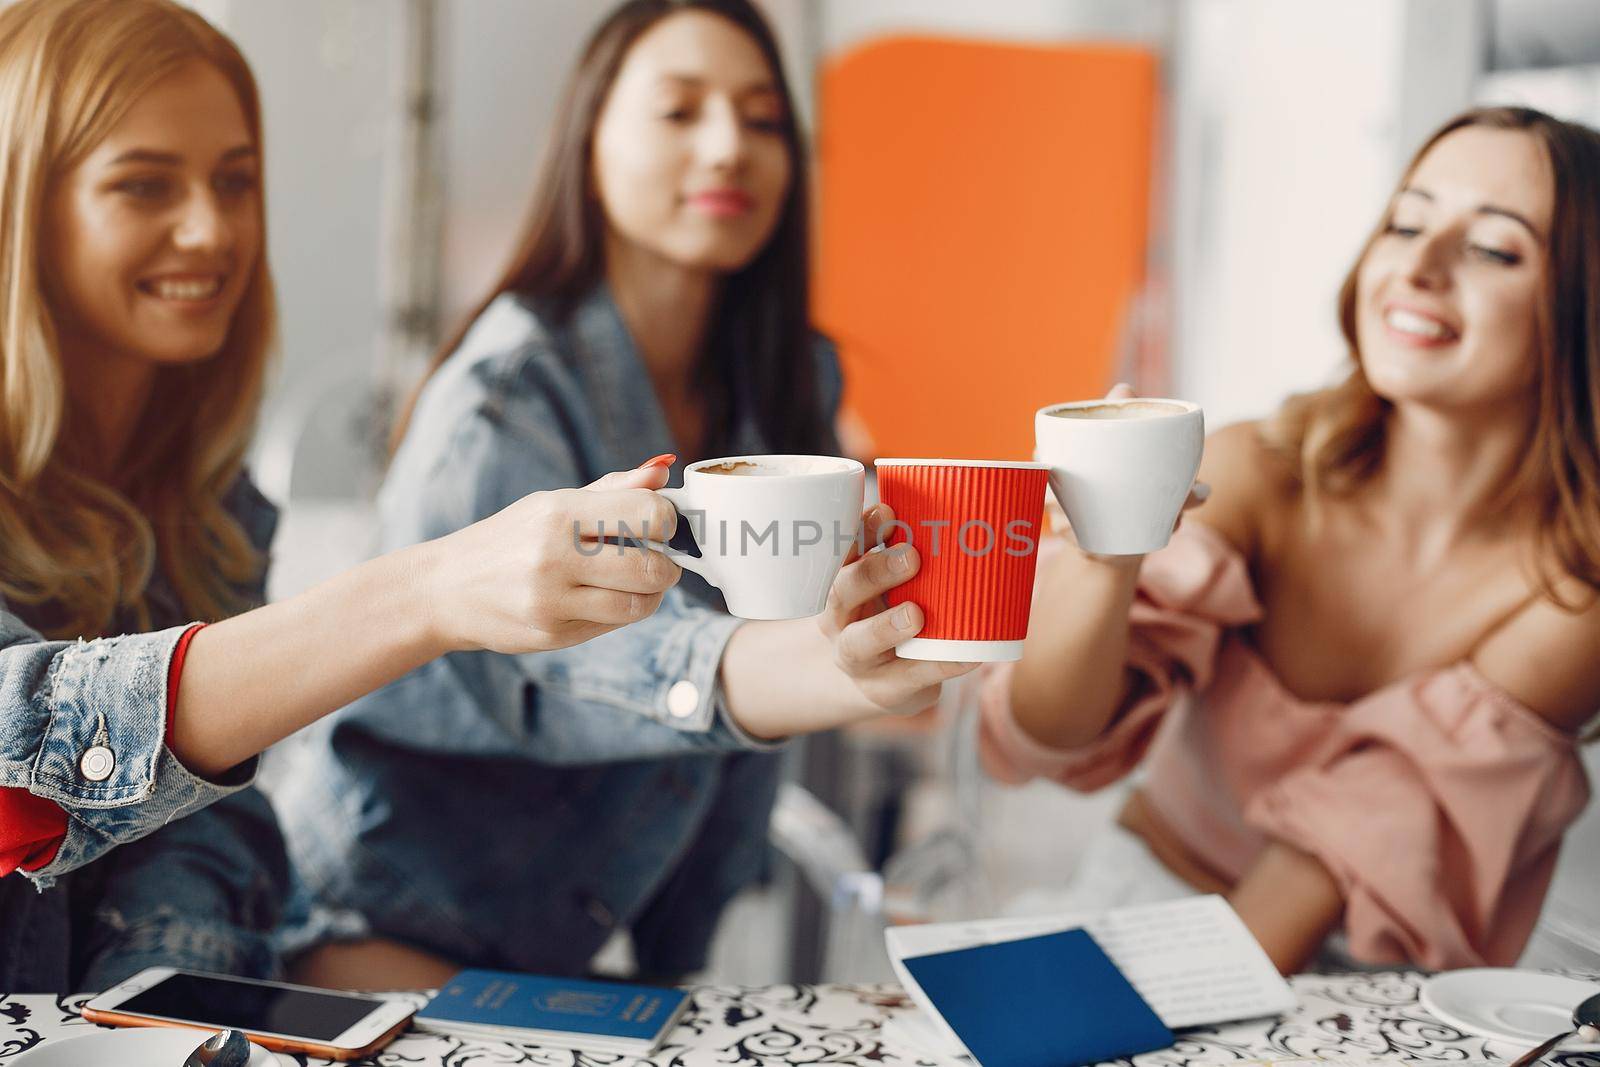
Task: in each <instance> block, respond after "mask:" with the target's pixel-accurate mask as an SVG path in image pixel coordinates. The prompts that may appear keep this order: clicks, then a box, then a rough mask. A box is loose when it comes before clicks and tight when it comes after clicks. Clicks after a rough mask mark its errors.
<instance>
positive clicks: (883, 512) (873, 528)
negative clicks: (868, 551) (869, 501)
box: [861, 504, 894, 548]
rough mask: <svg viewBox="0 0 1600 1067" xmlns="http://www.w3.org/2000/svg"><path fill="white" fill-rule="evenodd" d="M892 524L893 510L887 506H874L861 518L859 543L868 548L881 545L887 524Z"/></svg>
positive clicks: (887, 527)
mask: <svg viewBox="0 0 1600 1067" xmlns="http://www.w3.org/2000/svg"><path fill="white" fill-rule="evenodd" d="M892 522H894V509H893V508H891V507H890V506H889V505H888V504H874V505H872V507H870V508H868V509H867V513H866V514H865V515H863V516H862V517H861V543H862V544H864V545H866V546H867V547H868V548H876V547H877V546H879V545H881V544H883V541H884V535H885V532H886V531H887V530H888V529H889V524H890V523H892Z"/></svg>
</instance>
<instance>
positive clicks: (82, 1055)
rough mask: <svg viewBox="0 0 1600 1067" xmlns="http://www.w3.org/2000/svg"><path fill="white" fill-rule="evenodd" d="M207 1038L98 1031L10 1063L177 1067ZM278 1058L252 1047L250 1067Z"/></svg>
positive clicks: (272, 1066) (272, 1064) (273, 1065)
mask: <svg viewBox="0 0 1600 1067" xmlns="http://www.w3.org/2000/svg"><path fill="white" fill-rule="evenodd" d="M207 1036H208V1035H207V1034H206V1032H205V1031H203V1030H173V1029H166V1028H162V1029H139V1028H129V1029H127V1030H99V1031H96V1032H94V1033H91V1034H86V1035H84V1036H83V1037H74V1038H68V1039H66V1040H59V1041H51V1042H49V1043H48V1044H44V1045H40V1046H39V1047H38V1048H36V1049H34V1050H33V1051H32V1052H24V1053H23V1054H22V1055H20V1056H18V1057H17V1058H16V1059H14V1060H12V1061H11V1062H12V1063H14V1064H16V1065H17V1067H84V1065H85V1064H91V1063H95V1064H107V1065H110V1064H116V1065H117V1067H177V1065H178V1064H180V1063H182V1062H183V1058H184V1057H185V1056H187V1055H188V1054H189V1053H191V1052H193V1051H194V1049H195V1046H196V1045H198V1044H200V1042H202V1041H204V1040H205V1039H206V1037H207ZM278 1062H279V1061H278V1057H276V1056H274V1055H273V1054H272V1053H270V1052H268V1051H267V1050H266V1049H264V1048H262V1047H261V1046H260V1045H251V1046H250V1067H278Z"/></svg>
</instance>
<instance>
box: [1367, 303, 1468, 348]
mask: <svg viewBox="0 0 1600 1067" xmlns="http://www.w3.org/2000/svg"><path fill="white" fill-rule="evenodd" d="M1383 324H1384V325H1385V326H1387V327H1389V329H1391V330H1393V331H1395V332H1396V333H1400V334H1404V335H1405V336H1407V337H1415V338H1417V339H1418V340H1420V341H1453V340H1455V338H1456V332H1455V331H1454V330H1452V329H1451V328H1450V327H1448V326H1446V325H1445V324H1444V323H1442V322H1440V321H1439V320H1438V319H1432V318H1429V317H1428V316H1426V315H1419V314H1417V313H1416V312H1415V311H1407V310H1406V309H1405V308H1390V309H1389V310H1388V311H1385V312H1384V313H1383Z"/></svg>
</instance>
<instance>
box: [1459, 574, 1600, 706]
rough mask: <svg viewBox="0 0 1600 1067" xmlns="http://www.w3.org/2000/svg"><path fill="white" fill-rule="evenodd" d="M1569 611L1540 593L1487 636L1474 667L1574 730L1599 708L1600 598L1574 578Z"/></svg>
mask: <svg viewBox="0 0 1600 1067" xmlns="http://www.w3.org/2000/svg"><path fill="white" fill-rule="evenodd" d="M1561 593H1562V594H1563V596H1564V597H1565V598H1567V599H1569V600H1571V601H1573V602H1574V603H1576V604H1578V605H1580V606H1579V607H1578V608H1577V610H1569V609H1567V608H1564V607H1562V606H1561V605H1559V604H1555V603H1553V602H1551V601H1550V600H1548V599H1544V598H1541V599H1539V600H1536V601H1534V602H1533V603H1532V604H1529V605H1528V606H1527V607H1526V608H1524V609H1522V611H1521V612H1519V613H1518V614H1517V615H1516V617H1515V618H1513V619H1512V620H1511V621H1510V622H1509V623H1507V624H1506V625H1505V626H1503V627H1501V628H1500V629H1499V630H1498V631H1496V632H1495V633H1494V634H1493V635H1492V636H1490V637H1489V639H1488V640H1486V641H1485V642H1484V643H1483V644H1482V645H1481V646H1480V647H1479V649H1478V650H1477V652H1476V653H1474V654H1473V656H1472V663H1473V666H1475V667H1477V669H1478V672H1479V673H1480V674H1482V675H1483V676H1484V677H1485V678H1487V679H1488V680H1489V681H1491V682H1493V683H1494V684H1495V685H1497V686H1499V687H1500V688H1501V689H1504V690H1505V691H1506V692H1507V693H1508V694H1510V695H1511V696H1512V697H1513V698H1514V699H1516V700H1517V702H1518V703H1520V704H1522V705H1523V706H1525V707H1527V708H1529V709H1531V710H1532V711H1534V712H1536V713H1538V714H1539V715H1540V716H1541V717H1542V718H1544V719H1546V720H1547V721H1548V722H1549V723H1550V724H1551V725H1553V726H1555V727H1556V728H1558V729H1561V730H1564V731H1566V732H1568V733H1576V732H1578V731H1579V730H1581V729H1582V728H1583V726H1584V724H1585V723H1587V722H1589V720H1590V719H1592V718H1593V717H1594V714H1595V711H1596V709H1600V597H1597V596H1596V594H1595V591H1594V590H1592V589H1589V588H1588V587H1586V586H1582V585H1580V584H1579V583H1576V582H1569V583H1567V584H1566V585H1565V586H1564V587H1563V588H1562V589H1561Z"/></svg>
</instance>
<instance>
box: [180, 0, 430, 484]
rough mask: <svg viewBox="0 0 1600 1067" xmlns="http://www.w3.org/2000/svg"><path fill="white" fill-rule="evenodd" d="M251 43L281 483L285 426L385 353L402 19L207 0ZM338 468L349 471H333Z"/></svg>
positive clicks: (272, 424) (378, 2)
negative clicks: (275, 325) (261, 142)
mask: <svg viewBox="0 0 1600 1067" xmlns="http://www.w3.org/2000/svg"><path fill="white" fill-rule="evenodd" d="M195 6H196V7H197V8H199V10H200V11H201V12H202V13H203V14H205V15H206V16H207V17H208V18H210V19H211V20H212V21H213V22H215V23H216V24H217V25H218V26H219V27H221V28H222V29H223V30H224V31H225V32H226V33H228V35H229V36H230V37H232V38H233V39H234V41H235V42H236V43H237V44H238V45H239V47H240V49H241V50H242V51H243V52H244V54H245V58H246V59H248V60H249V62H250V66H251V68H252V70H253V71H254V72H255V76H256V81H257V83H258V85H259V87H260V91H261V102H262V115H263V120H264V123H265V131H264V137H265V141H266V196H267V216H268V217H267V226H268V237H267V240H268V249H269V254H270V256H271V266H272V272H273V277H274V279H275V281H276V283H277V288H278V303H279V325H280V335H281V362H280V364H279V366H278V368H277V371H276V374H275V376H274V379H273V382H272V385H271V389H270V391H269V393H268V398H267V405H266V409H265V411H264V413H263V419H262V425H263V427H264V429H265V431H266V432H265V434H264V435H263V436H262V437H261V438H259V439H258V448H257V453H256V466H257V467H258V470H260V471H261V472H262V474H263V476H264V477H266V479H267V481H268V482H269V483H271V484H267V485H265V486H264V488H266V489H267V490H268V492H269V494H272V493H277V494H280V495H281V492H282V485H281V482H282V477H281V476H280V475H281V473H282V472H281V470H280V465H279V464H277V463H275V462H274V461H273V460H272V459H271V458H265V457H264V456H263V452H264V451H267V452H270V451H273V444H274V442H273V440H272V438H273V436H274V434H275V433H276V432H278V431H280V430H284V429H287V428H288V423H286V421H285V420H287V419H289V418H290V416H291V412H292V411H293V410H294V409H296V408H298V407H299V406H301V405H303V404H304V403H306V402H308V401H309V398H310V397H312V396H313V395H315V394H317V393H319V392H321V391H323V390H325V389H327V388H328V387H329V385H330V383H333V382H338V381H348V380H350V379H352V378H355V379H361V378H363V377H365V376H366V375H367V374H368V373H370V371H371V368H372V367H373V366H374V365H375V361H376V357H377V351H376V345H377V342H378V337H379V328H380V325H381V315H382V307H381V304H380V292H379V266H378V264H379V258H378V256H379V241H380V226H381V222H382V202H381V197H380V196H379V195H378V194H379V191H380V190H381V189H382V187H383V162H384V161H383V150H384V141H385V137H386V136H387V134H388V131H389V124H390V123H391V122H392V121H393V120H394V119H395V117H396V115H397V111H396V107H395V97H394V92H393V86H394V80H395V66H394V65H395V61H396V59H397V57H398V54H399V51H398V41H399V36H398V35H399V31H400V29H401V22H400V20H399V18H398V15H399V13H400V10H401V9H400V7H399V5H398V4H394V3H391V2H390V0H338V2H337V3H324V2H322V0H273V2H272V3H260V2H258V0H201V2H198V3H197V4H196V5H195ZM326 473H328V474H329V475H330V476H332V475H334V474H336V473H338V472H334V471H331V470H330V471H327V472H326Z"/></svg>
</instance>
